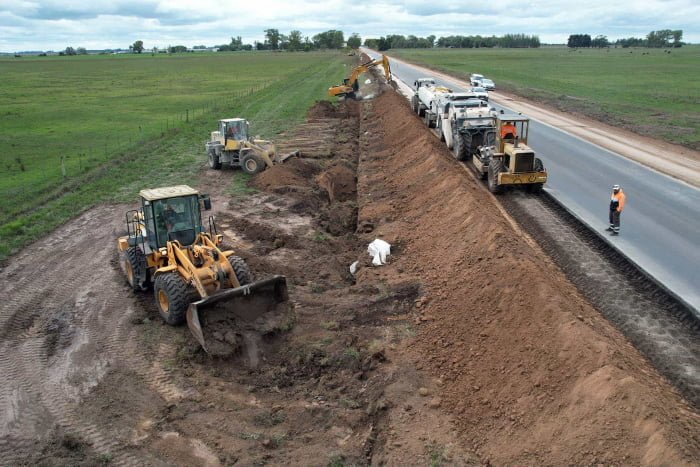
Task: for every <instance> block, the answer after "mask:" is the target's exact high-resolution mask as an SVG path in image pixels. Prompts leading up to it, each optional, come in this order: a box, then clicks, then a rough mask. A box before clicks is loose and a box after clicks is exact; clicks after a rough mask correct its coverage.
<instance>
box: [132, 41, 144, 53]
mask: <svg viewBox="0 0 700 467" xmlns="http://www.w3.org/2000/svg"><path fill="white" fill-rule="evenodd" d="M130 48H131V50H132V51H133V52H134V53H135V54H140V53H141V52H143V41H136V42H134V45H132V46H131V47H130Z"/></svg>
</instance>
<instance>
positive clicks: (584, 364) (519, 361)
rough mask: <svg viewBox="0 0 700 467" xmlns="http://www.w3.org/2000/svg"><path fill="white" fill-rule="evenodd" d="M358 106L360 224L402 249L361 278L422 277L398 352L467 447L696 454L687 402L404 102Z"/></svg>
mask: <svg viewBox="0 0 700 467" xmlns="http://www.w3.org/2000/svg"><path fill="white" fill-rule="evenodd" d="M367 105H368V106H370V105H371V107H372V114H373V116H374V120H372V124H371V126H370V125H368V126H367V127H366V129H367V130H368V131H369V132H370V135H368V136H367V138H365V139H364V146H363V149H364V151H363V160H364V162H363V163H361V166H360V167H361V171H360V184H359V187H358V191H359V193H360V194H361V195H360V201H359V204H360V213H359V223H360V224H363V223H366V224H370V225H373V226H374V227H375V229H374V231H373V235H381V236H383V237H384V238H385V239H387V240H388V241H389V242H390V243H395V242H397V241H400V242H401V243H402V246H403V249H402V254H401V255H400V256H398V257H397V258H396V259H395V260H392V263H391V265H390V266H388V267H387V268H386V269H380V270H375V269H369V268H365V269H363V270H362V271H361V275H360V277H359V278H358V282H364V281H366V280H370V279H371V278H374V277H376V276H377V275H378V274H381V276H380V277H385V278H386V277H404V276H406V275H407V274H408V275H411V276H414V277H418V278H420V280H421V282H422V284H423V287H424V288H425V295H424V296H423V298H422V300H425V302H424V303H423V305H422V306H421V309H420V310H421V315H420V317H419V319H418V322H420V323H421V329H420V331H419V332H418V334H417V337H416V340H415V343H414V346H413V347H412V348H411V349H407V350H410V351H413V352H414V358H415V362H416V365H418V366H419V368H424V369H427V370H428V371H430V372H432V373H433V374H434V375H435V377H437V378H439V380H440V381H441V384H442V386H441V389H440V390H439V392H440V394H441V396H442V398H443V402H444V407H445V409H446V411H447V412H449V413H450V414H452V415H454V416H457V417H458V424H459V427H460V432H461V433H462V434H463V436H464V437H465V440H466V441H467V442H468V443H469V445H470V446H472V447H473V448H475V449H476V450H477V452H478V453H479V454H480V456H481V458H482V459H488V460H490V461H491V462H492V463H495V464H505V465H524V464H528V465H535V464H536V465H541V464H548V465H562V464H571V463H573V464H596V463H604V464H614V465H623V464H664V463H666V464H692V463H693V462H694V461H693V459H697V458H698V455H699V454H700V444H699V442H698V438H697V436H696V435H697V433H698V428H700V425H699V424H698V417H697V416H696V415H695V414H691V411H690V409H689V407H688V406H687V404H686V403H684V402H683V401H682V400H681V399H680V398H679V397H678V396H677V395H676V394H675V392H674V391H673V389H672V388H671V387H670V386H669V385H668V384H667V383H666V382H665V381H664V380H663V379H662V378H661V377H660V376H659V375H658V374H657V373H656V372H655V371H654V370H653V369H652V368H651V367H650V365H649V364H648V363H647V362H646V361H645V360H644V359H643V358H642V357H641V356H640V355H639V354H638V353H637V351H636V350H634V349H633V348H632V347H631V345H630V344H628V343H627V342H626V341H625V339H624V337H623V336H622V335H620V334H619V333H618V332H617V331H615V330H614V329H613V328H612V327H611V326H610V325H609V323H607V322H606V321H605V320H604V319H603V318H602V317H601V316H600V315H599V314H598V313H597V312H596V311H595V310H594V309H593V308H592V307H591V306H590V305H589V304H588V303H586V302H585V300H583V299H582V297H581V296H580V295H579V294H578V293H577V291H576V289H575V288H574V287H573V286H572V284H571V283H569V281H568V280H567V279H566V278H565V277H564V276H563V274H562V273H561V272H560V271H559V270H558V269H557V268H556V267H553V266H552V264H551V263H549V262H548V261H547V260H546V256H545V255H544V254H543V253H542V251H541V250H539V248H538V247H537V246H536V245H534V244H532V242H531V240H529V239H528V238H525V237H524V236H523V234H522V233H521V232H520V231H518V230H514V228H513V226H512V224H511V223H509V222H508V221H507V220H506V219H505V218H504V217H503V215H502V213H501V211H500V210H499V209H498V208H497V206H496V204H495V202H494V200H493V198H492V197H491V196H490V195H489V194H488V192H486V191H485V190H484V189H483V187H482V186H481V185H480V184H479V182H478V181H477V180H475V179H474V177H472V176H470V174H468V173H467V172H465V171H464V170H462V168H461V167H460V165H459V164H458V163H457V162H456V161H454V160H451V158H450V154H449V152H448V151H447V150H446V149H444V148H443V147H442V145H440V144H439V142H438V141H437V139H435V138H433V137H432V136H431V135H429V134H428V132H427V131H426V129H425V128H424V126H423V125H422V124H421V123H420V121H419V120H418V119H417V118H415V117H414V116H413V115H412V113H411V111H410V109H409V108H408V105H407V104H406V102H405V100H404V99H402V98H400V97H399V96H397V95H395V94H393V93H386V94H384V95H383V96H381V97H379V98H378V99H376V100H375V101H374V102H372V104H367ZM392 258H393V256H392ZM601 427H605V429H601Z"/></svg>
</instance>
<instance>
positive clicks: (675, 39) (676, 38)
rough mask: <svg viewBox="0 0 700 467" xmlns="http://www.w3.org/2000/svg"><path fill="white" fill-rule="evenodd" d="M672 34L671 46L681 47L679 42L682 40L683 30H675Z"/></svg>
mask: <svg viewBox="0 0 700 467" xmlns="http://www.w3.org/2000/svg"><path fill="white" fill-rule="evenodd" d="M672 34H673V44H672V45H673V46H674V47H681V46H682V45H683V43H682V42H681V39H683V30H682V29H676V30H674V31H672Z"/></svg>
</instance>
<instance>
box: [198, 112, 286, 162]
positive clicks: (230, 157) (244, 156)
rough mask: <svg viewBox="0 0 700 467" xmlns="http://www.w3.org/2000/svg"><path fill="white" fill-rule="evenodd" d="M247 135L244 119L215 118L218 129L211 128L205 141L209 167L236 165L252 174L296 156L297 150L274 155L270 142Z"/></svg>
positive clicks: (248, 128) (273, 148)
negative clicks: (208, 137)
mask: <svg viewBox="0 0 700 467" xmlns="http://www.w3.org/2000/svg"><path fill="white" fill-rule="evenodd" d="M249 134H250V124H249V123H248V120H245V119H243V118H226V119H222V120H219V128H218V130H216V131H212V132H211V135H210V139H209V141H207V142H206V143H205V150H206V152H207V159H208V162H209V167H211V168H212V169H215V170H219V169H221V167H222V166H224V165H227V166H231V167H240V168H241V169H243V171H244V172H246V173H248V174H251V175H254V174H256V173H258V172H262V171H263V170H265V169H266V168H267V167H272V166H273V165H274V164H279V163H282V162H284V161H285V160H287V159H288V158H290V157H292V156H295V155H299V151H294V152H290V153H288V154H278V153H277V150H276V148H275V145H274V144H272V142H270V141H267V140H264V139H259V138H253V137H251V136H250V135H249Z"/></svg>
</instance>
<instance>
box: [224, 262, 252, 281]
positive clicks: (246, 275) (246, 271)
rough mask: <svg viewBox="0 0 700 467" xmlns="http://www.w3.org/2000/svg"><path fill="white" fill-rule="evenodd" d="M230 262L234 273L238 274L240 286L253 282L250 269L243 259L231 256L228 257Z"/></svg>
mask: <svg viewBox="0 0 700 467" xmlns="http://www.w3.org/2000/svg"><path fill="white" fill-rule="evenodd" d="M228 262H229V264H230V265H231V267H232V268H233V272H235V273H236V279H238V283H239V284H240V285H246V284H250V283H251V282H253V278H252V274H251V273H250V268H249V267H248V265H247V264H246V262H245V260H244V259H243V258H241V257H240V256H236V255H231V256H229V257H228Z"/></svg>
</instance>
